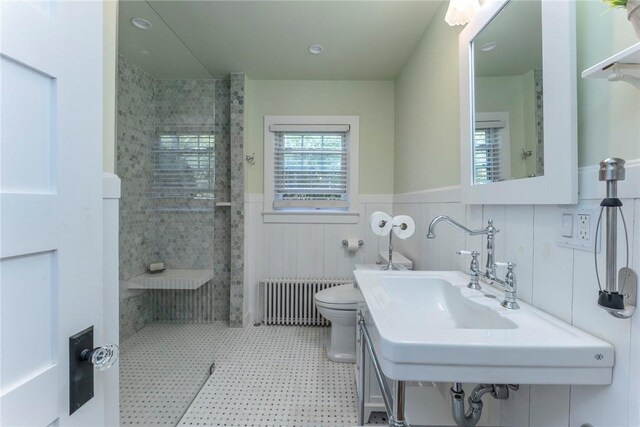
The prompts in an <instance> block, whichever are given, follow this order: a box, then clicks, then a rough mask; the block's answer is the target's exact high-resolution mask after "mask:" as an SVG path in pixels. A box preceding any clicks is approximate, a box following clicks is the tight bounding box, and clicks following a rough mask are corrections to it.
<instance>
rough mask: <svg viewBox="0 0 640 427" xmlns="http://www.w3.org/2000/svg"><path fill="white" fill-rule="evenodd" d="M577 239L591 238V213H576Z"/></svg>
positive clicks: (586, 239)
mask: <svg viewBox="0 0 640 427" xmlns="http://www.w3.org/2000/svg"><path fill="white" fill-rule="evenodd" d="M578 240H585V241H589V240H591V215H589V214H586V213H579V214H578Z"/></svg>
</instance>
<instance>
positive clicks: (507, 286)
mask: <svg viewBox="0 0 640 427" xmlns="http://www.w3.org/2000/svg"><path fill="white" fill-rule="evenodd" d="M497 267H507V275H506V276H505V278H504V280H500V279H494V280H495V281H496V282H498V283H500V284H501V285H502V286H504V300H503V301H502V303H501V304H500V305H501V306H503V307H504V308H508V309H510V310H517V309H519V308H520V306H519V305H518V302H517V300H516V289H517V281H516V274H515V272H514V271H513V270H514V269H515V267H516V265H515V263H513V262H495V263H493V268H494V269H495V268H497Z"/></svg>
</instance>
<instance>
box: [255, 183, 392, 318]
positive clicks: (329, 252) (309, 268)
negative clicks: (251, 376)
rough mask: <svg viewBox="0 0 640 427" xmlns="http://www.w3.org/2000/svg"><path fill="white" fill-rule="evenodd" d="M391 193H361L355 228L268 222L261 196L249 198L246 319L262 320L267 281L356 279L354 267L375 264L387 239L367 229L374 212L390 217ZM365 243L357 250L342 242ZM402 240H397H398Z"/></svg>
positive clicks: (338, 225)
mask: <svg viewBox="0 0 640 427" xmlns="http://www.w3.org/2000/svg"><path fill="white" fill-rule="evenodd" d="M392 207H393V195H391V194H369V195H367V194H361V195H360V196H359V197H358V203H357V207H356V209H354V210H355V211H357V212H358V221H357V223H355V224H305V223H295V224H294V223H290V224H288V223H265V222H264V221H263V215H262V212H263V210H264V205H263V196H262V194H256V193H251V194H245V264H244V265H245V272H244V274H245V282H244V286H245V289H244V291H245V292H244V295H245V313H247V316H246V318H247V321H251V322H257V321H260V320H261V317H262V313H261V310H262V307H260V306H259V304H258V284H259V282H260V281H262V280H265V279H268V278H352V277H353V270H354V267H355V265H356V264H363V263H373V262H375V261H376V260H377V259H378V252H379V251H381V250H387V247H388V240H387V238H382V237H380V238H379V237H378V236H376V235H375V234H373V232H372V231H371V229H370V228H369V215H371V214H372V213H373V212H375V211H384V212H387V213H389V214H391V209H392ZM349 238H355V239H361V240H362V241H364V245H363V246H362V247H360V249H359V250H358V251H356V252H348V251H347V250H346V248H344V247H343V246H342V240H343V239H349ZM398 240H399V239H395V241H398Z"/></svg>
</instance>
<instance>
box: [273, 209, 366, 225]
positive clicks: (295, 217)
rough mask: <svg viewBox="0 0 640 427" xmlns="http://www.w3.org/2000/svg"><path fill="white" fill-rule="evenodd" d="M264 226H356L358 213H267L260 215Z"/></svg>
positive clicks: (358, 217)
mask: <svg viewBox="0 0 640 427" xmlns="http://www.w3.org/2000/svg"><path fill="white" fill-rule="evenodd" d="M262 219H263V222H264V223H265V224H269V223H273V224H357V223H358V220H359V219H360V214H359V213H358V212H311V211H282V212H279V211H269V212H263V213H262Z"/></svg>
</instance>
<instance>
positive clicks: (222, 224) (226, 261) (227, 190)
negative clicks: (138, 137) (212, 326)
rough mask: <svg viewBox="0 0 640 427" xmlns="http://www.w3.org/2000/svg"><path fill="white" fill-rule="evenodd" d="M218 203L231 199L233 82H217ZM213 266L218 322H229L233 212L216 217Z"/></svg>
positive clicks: (221, 210) (224, 211)
mask: <svg viewBox="0 0 640 427" xmlns="http://www.w3.org/2000/svg"><path fill="white" fill-rule="evenodd" d="M215 110H216V117H215V133H216V141H217V143H216V187H215V189H216V190H215V191H216V201H219V202H228V201H229V200H231V162H230V161H231V153H230V144H231V142H230V138H231V136H230V133H229V129H230V120H231V117H230V115H229V111H230V106H229V80H216V85H215ZM214 227H215V230H216V233H215V241H216V244H215V247H214V259H215V262H214V264H213V285H214V288H215V292H214V312H215V314H216V319H217V320H229V281H230V279H229V275H230V271H231V209H230V207H220V208H217V209H216V210H215V215H214Z"/></svg>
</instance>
